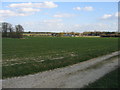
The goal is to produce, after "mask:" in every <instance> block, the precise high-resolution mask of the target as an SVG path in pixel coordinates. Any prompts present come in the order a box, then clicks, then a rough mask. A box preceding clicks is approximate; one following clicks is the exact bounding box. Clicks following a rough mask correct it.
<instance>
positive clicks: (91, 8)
mask: <svg viewBox="0 0 120 90" xmlns="http://www.w3.org/2000/svg"><path fill="white" fill-rule="evenodd" d="M83 10H85V11H92V10H93V7H91V6H88V7H84V8H83Z"/></svg>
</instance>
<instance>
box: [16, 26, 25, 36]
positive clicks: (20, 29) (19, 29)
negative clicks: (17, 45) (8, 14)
mask: <svg viewBox="0 0 120 90" xmlns="http://www.w3.org/2000/svg"><path fill="white" fill-rule="evenodd" d="M15 30H16V37H17V38H22V36H23V32H24V28H23V27H22V26H21V25H16V26H15Z"/></svg>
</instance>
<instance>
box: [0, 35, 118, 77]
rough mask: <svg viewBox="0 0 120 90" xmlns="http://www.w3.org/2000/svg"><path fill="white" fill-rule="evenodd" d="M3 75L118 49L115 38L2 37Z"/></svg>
mask: <svg viewBox="0 0 120 90" xmlns="http://www.w3.org/2000/svg"><path fill="white" fill-rule="evenodd" d="M2 48H3V49H2V58H3V73H2V75H3V78H8V77H14V76H21V75H27V74H33V73H37V72H41V71H45V70H50V69H55V68H60V67H65V66H68V65H72V64H75V63H78V62H82V61H85V60H89V59H91V58H94V57H98V56H101V55H104V54H108V53H111V52H114V51H118V38H100V37H25V39H12V38H3V40H2Z"/></svg>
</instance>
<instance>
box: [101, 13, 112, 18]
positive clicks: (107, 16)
mask: <svg viewBox="0 0 120 90" xmlns="http://www.w3.org/2000/svg"><path fill="white" fill-rule="evenodd" d="M111 17H112V15H111V14H105V15H103V16H102V19H109V18H111Z"/></svg>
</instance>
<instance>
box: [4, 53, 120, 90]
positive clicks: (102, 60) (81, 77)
mask: <svg viewBox="0 0 120 90" xmlns="http://www.w3.org/2000/svg"><path fill="white" fill-rule="evenodd" d="M117 55H118V52H114V53H112V54H109V55H105V56H101V57H98V58H94V59H91V60H88V61H85V62H81V63H78V64H75V65H72V66H67V67H65V68H58V69H55V70H50V71H45V72H41V73H37V74H34V75H27V76H23V77H15V78H10V79H4V80H3V81H2V86H3V88H82V87H83V86H84V85H87V84H88V83H90V82H94V81H95V80H97V79H99V78H100V77H102V76H103V75H105V74H107V73H108V72H110V71H112V70H114V69H116V68H117V67H118V57H117ZM113 56H116V57H113Z"/></svg>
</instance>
